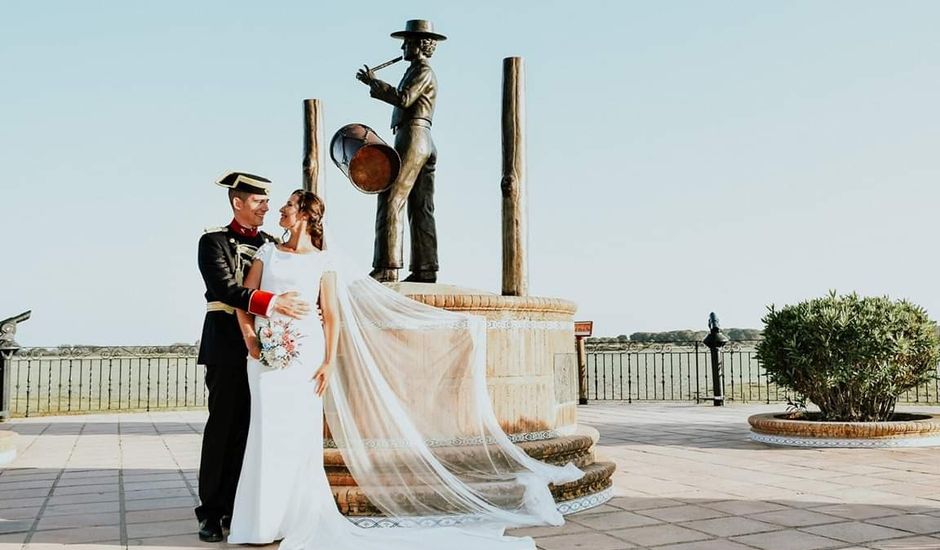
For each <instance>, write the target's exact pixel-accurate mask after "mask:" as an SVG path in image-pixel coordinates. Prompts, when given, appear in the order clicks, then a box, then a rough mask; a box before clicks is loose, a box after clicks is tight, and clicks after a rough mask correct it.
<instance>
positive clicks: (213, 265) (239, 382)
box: [196, 221, 275, 521]
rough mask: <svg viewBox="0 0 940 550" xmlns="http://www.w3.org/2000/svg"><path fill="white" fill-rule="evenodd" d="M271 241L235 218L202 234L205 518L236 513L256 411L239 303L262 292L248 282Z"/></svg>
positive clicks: (244, 305)
mask: <svg viewBox="0 0 940 550" xmlns="http://www.w3.org/2000/svg"><path fill="white" fill-rule="evenodd" d="M269 241H275V239H274V237H272V236H271V235H268V234H267V233H264V232H261V231H254V230H250V229H246V228H244V227H242V226H240V225H239V224H238V223H237V222H235V221H233V222H232V223H231V224H229V225H228V226H226V227H218V228H213V229H208V230H206V233H205V234H204V235H203V236H202V238H200V239H199V271H200V272H201V273H202V278H203V280H204V281H205V283H206V301H207V302H208V304H207V311H206V318H205V322H204V323H203V326H202V339H201V340H200V344H199V359H198V362H199V364H201V365H205V367H206V386H207V387H208V389H209V418H208V420H207V421H206V427H205V431H204V432H203V437H202V457H201V462H200V467H199V499H200V501H201V502H202V504H201V505H200V506H198V507H197V508H196V517H197V518H198V519H199V521H202V520H205V519H210V520H219V519H220V518H221V517H222V516H231V514H232V506H233V505H234V502H235V489H236V487H237V485H238V476H239V474H240V473H241V466H242V459H243V458H244V455H245V442H246V441H247V438H248V421H249V418H250V412H251V409H250V406H251V395H250V393H249V390H248V375H247V356H248V349H247V348H246V347H245V342H244V339H243V337H242V333H241V330H240V329H239V327H238V320H237V318H236V316H235V309H242V310H244V311H249V310H250V308H249V303H251V302H253V300H252V295H253V294H256V293H258V292H260V291H253V290H250V289H247V288H244V287H243V286H242V283H243V281H244V277H245V275H246V274H247V273H248V268H249V267H250V266H251V262H252V259H253V257H254V254H255V252H256V251H257V250H258V248H259V247H260V246H261V245H262V244H264V243H266V242H269ZM251 309H256V308H251ZM262 311H263V310H262Z"/></svg>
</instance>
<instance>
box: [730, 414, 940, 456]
mask: <svg viewBox="0 0 940 550" xmlns="http://www.w3.org/2000/svg"><path fill="white" fill-rule="evenodd" d="M897 416H899V417H901V418H902V419H901V420H894V421H890V422H822V421H813V420H794V419H789V418H787V414H785V413H764V414H755V415H753V416H751V417H750V418H748V419H747V421H748V423H749V424H750V425H751V439H752V440H754V441H759V442H761V443H767V444H769V445H782V446H788V447H863V448H873V447H940V415H933V414H905V413H900V414H898V415H897Z"/></svg>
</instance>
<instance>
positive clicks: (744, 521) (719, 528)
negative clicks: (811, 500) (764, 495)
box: [682, 517, 783, 537]
mask: <svg viewBox="0 0 940 550" xmlns="http://www.w3.org/2000/svg"><path fill="white" fill-rule="evenodd" d="M682 526H683V527H688V528H690V529H695V530H696V531H704V532H706V533H709V534H711V535H715V536H719V537H731V536H735V535H749V534H751V533H761V532H764V531H777V530H780V529H783V527H781V526H779V525H775V524H773V523H766V522H763V521H757V520H756V519H751V518H745V517H725V518H714V519H703V520H698V521H689V522H686V523H683V524H682Z"/></svg>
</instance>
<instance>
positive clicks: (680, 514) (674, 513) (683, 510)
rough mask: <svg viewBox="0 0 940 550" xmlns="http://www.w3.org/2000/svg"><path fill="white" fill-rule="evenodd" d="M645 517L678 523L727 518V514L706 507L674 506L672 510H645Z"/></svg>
mask: <svg viewBox="0 0 940 550" xmlns="http://www.w3.org/2000/svg"><path fill="white" fill-rule="evenodd" d="M641 513H642V514H643V515H646V516H651V517H654V518H656V519H659V520H662V521H669V522H678V521H693V520H697V519H711V518H717V517H722V516H726V515H727V514H726V513H725V512H722V511H720V510H715V509H712V508H705V507H704V506H694V505H685V506H673V507H671V508H656V509H653V510H643V511H642V512H641Z"/></svg>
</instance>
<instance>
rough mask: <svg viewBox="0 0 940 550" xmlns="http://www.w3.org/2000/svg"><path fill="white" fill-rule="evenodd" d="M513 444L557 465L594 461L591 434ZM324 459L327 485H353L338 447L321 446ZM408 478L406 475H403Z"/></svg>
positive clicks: (469, 451)
mask: <svg viewBox="0 0 940 550" xmlns="http://www.w3.org/2000/svg"><path fill="white" fill-rule="evenodd" d="M516 446H518V447H519V448H521V449H522V450H523V451H525V453H526V454H528V455H529V456H531V457H532V458H535V459H537V460H541V461H542V462H547V463H549V464H554V465H556V466H564V465H565V464H568V463H569V462H570V463H573V464H574V465H575V466H577V467H579V468H583V467H586V466H589V465H590V464H592V463H593V462H594V438H592V437H591V435H590V434H585V435H580V434H579V435H569V436H564V437H555V438H552V439H543V440H539V441H523V442H520V443H516ZM370 452H374V453H382V452H387V453H390V454H393V453H394V452H395V450H394V449H380V448H376V449H372V450H370ZM433 452H434V454H435V456H437V457H438V458H439V459H440V460H441V461H442V462H445V463H446V462H453V461H464V460H468V459H469V460H479V459H480V458H481V457H483V456H484V455H485V453H486V449H484V448H483V447H482V446H480V445H464V446H455V447H435V448H433ZM323 463H324V466H325V468H326V473H327V478H328V479H329V480H330V485H355V484H356V482H355V480H354V479H353V477H352V475H351V474H350V472H349V470H348V469H347V468H346V464H345V463H344V462H343V455H342V453H341V452H340V451H339V449H324V450H323ZM401 480H402V476H400V475H398V474H395V475H392V476H389V481H390V483H393V484H394V483H399V482H401ZM405 480H407V476H405Z"/></svg>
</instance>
